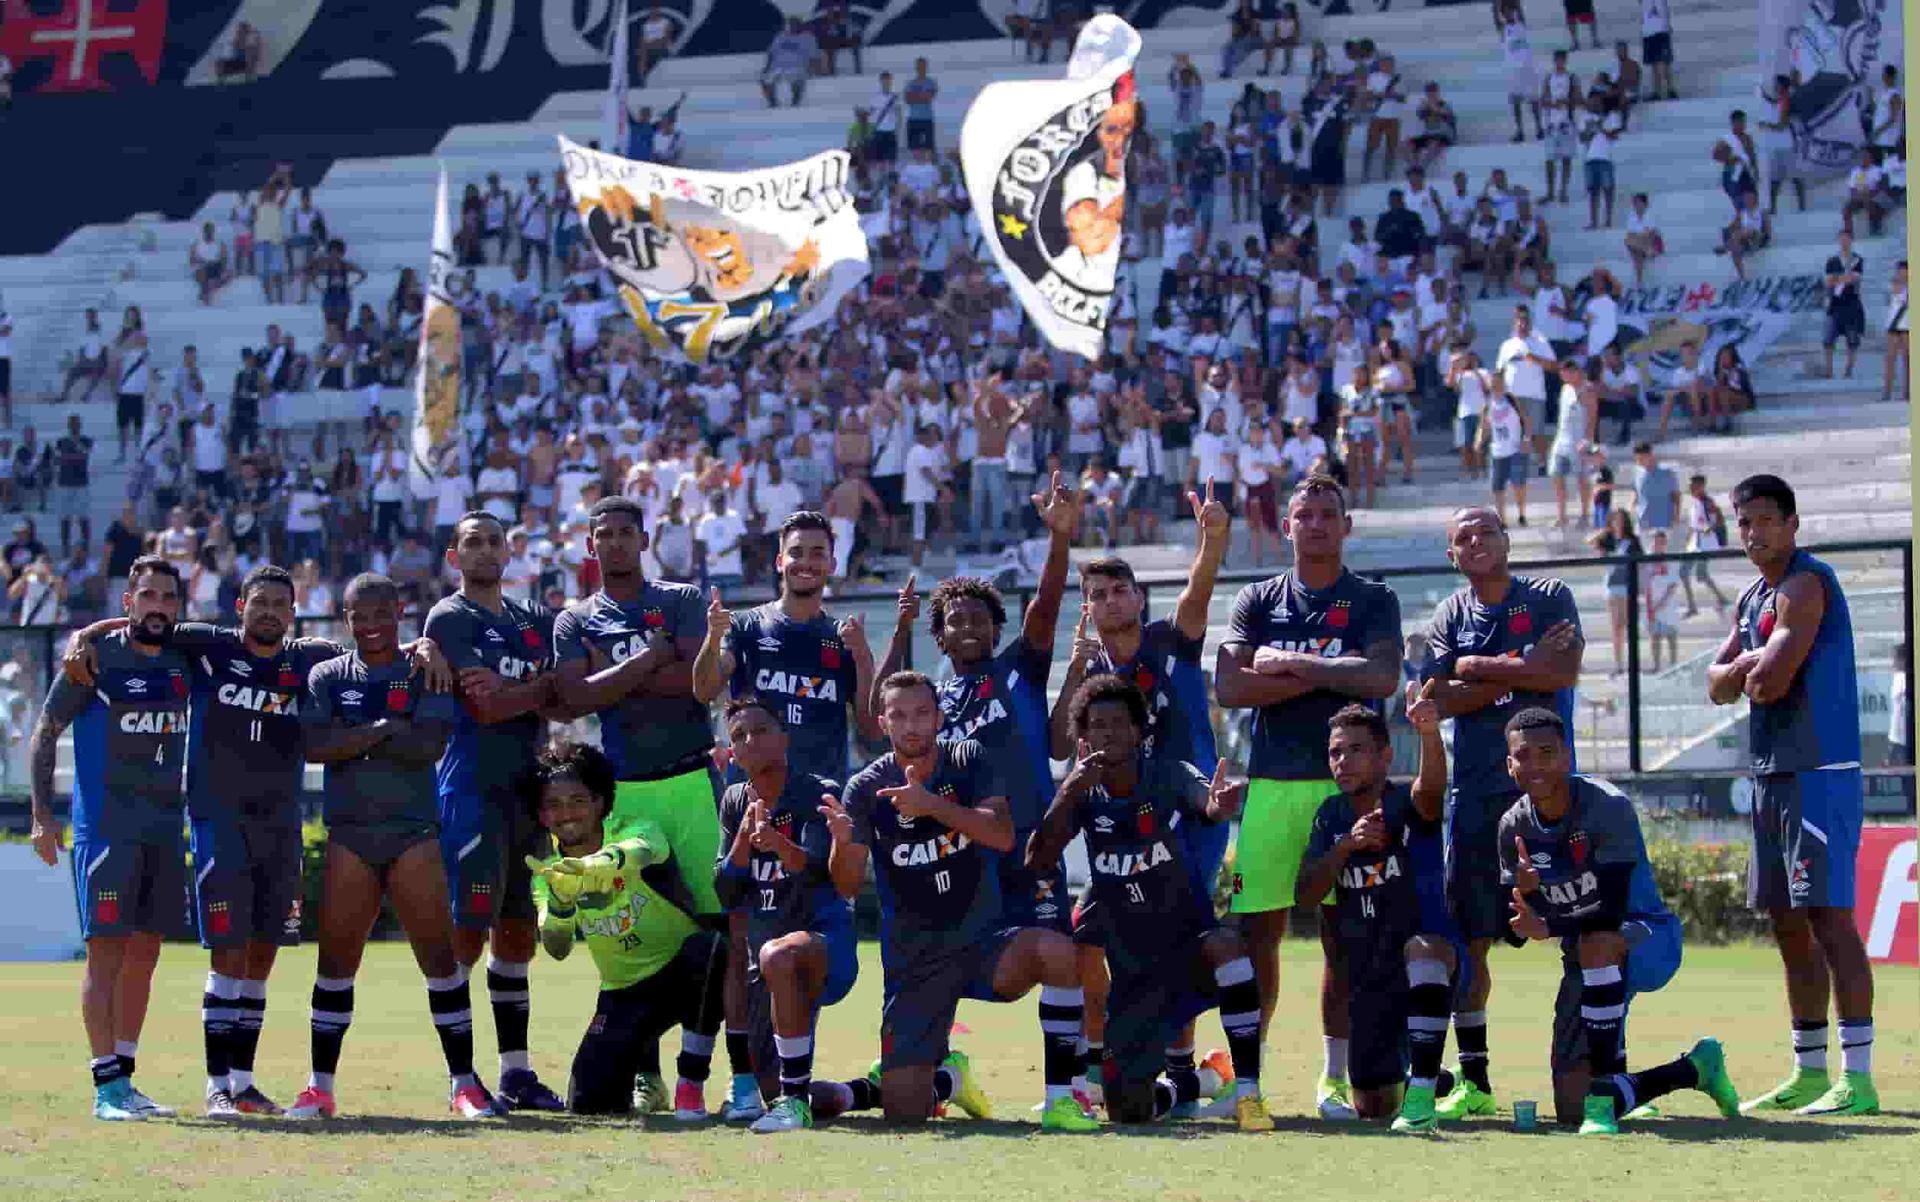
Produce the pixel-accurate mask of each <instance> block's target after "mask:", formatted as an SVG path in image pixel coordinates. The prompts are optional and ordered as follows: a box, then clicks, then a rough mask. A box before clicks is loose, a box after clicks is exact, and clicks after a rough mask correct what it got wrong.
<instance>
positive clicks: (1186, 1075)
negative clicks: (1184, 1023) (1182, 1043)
mask: <svg viewBox="0 0 1920 1202" xmlns="http://www.w3.org/2000/svg"><path fill="white" fill-rule="evenodd" d="M1163 1071H1164V1073H1165V1075H1166V1078H1167V1083H1168V1084H1169V1085H1171V1086H1173V1100H1174V1101H1175V1102H1197V1101H1199V1100H1200V1070H1199V1069H1198V1068H1196V1067H1195V1066H1194V1063H1193V1045H1192V1044H1188V1045H1187V1046H1186V1047H1183V1048H1173V1047H1170V1048H1168V1049H1167V1060H1166V1068H1165V1069H1164V1070H1163Z"/></svg>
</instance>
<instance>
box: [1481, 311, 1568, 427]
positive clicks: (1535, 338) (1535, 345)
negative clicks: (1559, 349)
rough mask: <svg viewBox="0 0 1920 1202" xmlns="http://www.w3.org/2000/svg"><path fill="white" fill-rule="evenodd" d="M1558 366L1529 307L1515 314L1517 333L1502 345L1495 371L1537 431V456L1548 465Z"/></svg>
mask: <svg viewBox="0 0 1920 1202" xmlns="http://www.w3.org/2000/svg"><path fill="white" fill-rule="evenodd" d="M1554 366H1555V360H1554V355H1553V346H1552V345H1551V344H1550V343H1548V341H1547V340H1546V339H1545V338H1543V337H1541V335H1540V331H1538V330H1537V329H1535V328H1534V325H1533V316H1532V314H1531V313H1530V312H1529V311H1528V310H1527V308H1526V307H1525V306H1521V307H1520V308H1519V309H1518V310H1517V311H1516V312H1515V314H1514V318H1513V333H1512V334H1510V335H1509V336H1508V337H1507V339H1506V341H1504V342H1502V343H1501V344H1500V351H1499V354H1497V355H1496V356H1495V357H1494V363H1493V367H1494V370H1495V371H1497V372H1499V373H1500V375H1501V379H1502V380H1503V381H1504V382H1505V384H1506V386H1507V387H1506V391H1507V396H1508V397H1509V398H1511V399H1512V401H1513V403H1514V405H1515V406H1516V407H1519V408H1522V409H1524V410H1525V412H1526V416H1527V429H1528V430H1530V431H1532V432H1533V441H1534V448H1533V449H1534V454H1535V456H1536V457H1538V458H1540V459H1541V461H1542V462H1545V458H1544V457H1545V455H1546V451H1547V436H1546V424H1547V372H1548V371H1550V370H1552V369H1553V367H1554Z"/></svg>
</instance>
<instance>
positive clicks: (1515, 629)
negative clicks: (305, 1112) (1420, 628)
mask: <svg viewBox="0 0 1920 1202" xmlns="http://www.w3.org/2000/svg"><path fill="white" fill-rule="evenodd" d="M1511 550H1512V544H1511V542H1510V540H1509V538H1508V536H1507V527H1506V523H1504V522H1502V521H1501V520H1500V515H1499V514H1497V513H1495V512H1494V511H1493V510H1491V509H1488V508H1487V507H1486V506H1484V505H1478V506H1473V507H1470V508H1467V509H1462V510H1459V511H1457V512H1456V513H1455V514H1454V515H1453V517H1452V518H1451V519H1449V520H1448V523H1447V558H1448V559H1449V560H1450V561H1451V562H1452V564H1453V566H1454V568H1455V569H1456V570H1458V571H1459V572H1460V574H1461V575H1463V576H1465V577H1466V578H1467V583H1466V585H1465V587H1463V588H1461V589H1460V590H1459V591H1458V592H1456V593H1454V594H1453V595H1452V596H1450V597H1448V598H1447V599H1446V600H1444V601H1442V602H1441V603H1440V604H1439V605H1438V606H1437V607H1436V608H1435V609H1434V611H1433V618H1432V620H1431V622H1430V624H1429V626H1428V647H1429V659H1428V664H1427V671H1426V675H1427V677H1428V678H1430V679H1433V680H1435V681H1437V682H1438V683H1437V684H1436V686H1435V689H1434V694H1433V699H1434V701H1435V702H1437V703H1438V704H1439V706H1440V716H1441V717H1442V718H1451V719H1453V736H1452V752H1453V780H1452V783H1451V785H1450V787H1449V789H1448V791H1447V812H1446V818H1445V825H1444V829H1445V834H1446V843H1447V869H1446V871H1447V905H1448V907H1449V908H1450V909H1451V910H1452V911H1453V917H1454V921H1455V922H1456V923H1458V924H1459V928H1460V934H1461V935H1462V936H1464V937H1465V938H1466V940H1467V957H1468V960H1469V964H1468V968H1467V974H1466V975H1467V984H1466V986H1465V989H1464V991H1463V992H1464V997H1462V998H1456V999H1455V1004H1456V1007H1459V1006H1464V1007H1465V1009H1458V1008H1456V1009H1455V1010H1454V1013H1453V1032H1454V1038H1455V1040H1456V1041H1457V1042H1458V1043H1459V1048H1460V1074H1459V1080H1458V1081H1457V1083H1456V1084H1455V1085H1454V1088H1453V1092H1452V1093H1450V1094H1448V1095H1447V1096H1446V1097H1445V1098H1443V1099H1441V1100H1440V1103H1439V1105H1438V1107H1437V1108H1436V1113H1437V1114H1438V1116H1439V1117H1440V1118H1442V1119H1446V1120H1449V1121H1451V1120H1454V1119H1459V1118H1465V1117H1466V1116H1468V1115H1474V1114H1492V1113H1493V1112H1494V1109H1495V1103H1494V1096H1493V1084H1492V1080H1491V1078H1490V1077H1489V1076H1488V1072H1487V1009H1486V1008H1487V998H1488V997H1490V996H1491V995H1492V993H1493V980H1492V978H1491V976H1489V975H1488V971H1487V950H1488V949H1489V948H1490V947H1492V946H1493V941H1494V940H1496V939H1503V938H1506V937H1507V936H1508V931H1509V928H1508V925H1507V918H1508V914H1507V906H1506V898H1507V890H1506V888H1505V887H1503V886H1502V885H1501V883H1500V875H1499V849H1498V848H1496V847H1495V846H1494V836H1495V834H1496V832H1497V830H1498V828H1499V823H1500V816H1501V815H1502V814H1504V813H1506V812H1507V810H1508V809H1510V808H1511V807H1512V806H1513V803H1514V802H1515V801H1516V800H1517V799H1518V797H1519V794H1518V792H1517V791H1516V790H1515V789H1514V783H1513V778H1512V776H1510V775H1509V774H1508V772H1507V743H1506V735H1505V730H1506V724H1507V721H1508V719H1510V718H1511V717H1512V716H1513V715H1514V714H1516V713H1518V712H1519V711H1521V710H1523V709H1527V708H1529V707H1531V706H1544V707H1547V708H1549V709H1551V710H1553V711H1554V712H1556V713H1558V714H1559V715H1560V716H1561V717H1562V718H1563V719H1565V720H1566V721H1567V722H1569V723H1571V722H1572V720H1573V690H1574V686H1575V685H1576V684H1578V682H1579V680H1580V658H1581V655H1582V654H1583V653H1584V652H1585V650H1586V641H1585V639H1584V638H1583V636H1582V635H1581V633H1580V611H1579V610H1578V609H1577V608H1575V606H1574V601H1573V592H1572V590H1570V589H1568V588H1567V586H1566V584H1564V583H1563V582H1561V581H1559V580H1556V579H1554V578H1552V577H1547V576H1516V575H1514V573H1513V571H1512V569H1511V568H1509V567H1508V566H1507V557H1508V554H1509V552H1510V551H1511Z"/></svg>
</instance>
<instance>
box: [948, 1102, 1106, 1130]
mask: <svg viewBox="0 0 1920 1202" xmlns="http://www.w3.org/2000/svg"><path fill="white" fill-rule="evenodd" d="M958 1096H959V1095H957V1094H956V1095H955V1097H956V1098H958ZM962 1109H965V1107H964V1106H963V1107H962ZM969 1113H971V1112H969ZM976 1117H981V1116H976ZM1040 1129H1041V1130H1042V1131H1098V1130H1100V1120H1099V1119H1097V1118H1094V1117H1093V1116H1092V1115H1090V1114H1088V1113H1087V1112H1086V1111H1085V1110H1084V1109H1082V1108H1081V1106H1080V1103H1079V1102H1077V1101H1075V1100H1074V1098H1073V1096H1072V1095H1071V1094H1069V1095H1067V1096H1066V1097H1060V1098H1055V1099H1053V1101H1051V1102H1048V1103H1047V1106H1046V1109H1045V1110H1042V1111H1041V1112H1040Z"/></svg>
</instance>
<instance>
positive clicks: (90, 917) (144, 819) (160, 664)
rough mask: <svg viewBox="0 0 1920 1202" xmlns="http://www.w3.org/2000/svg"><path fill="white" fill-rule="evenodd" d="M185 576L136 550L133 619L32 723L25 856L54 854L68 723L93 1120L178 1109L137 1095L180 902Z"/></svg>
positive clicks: (61, 681) (130, 579)
mask: <svg viewBox="0 0 1920 1202" xmlns="http://www.w3.org/2000/svg"><path fill="white" fill-rule="evenodd" d="M182 592H183V590H182V588H181V585H180V571H179V569H178V568H176V567H174V566H173V564H171V563H169V562H168V561H166V560H165V559H162V558H160V557H159V556H154V555H143V556H141V557H140V558H138V559H136V560H134V561H133V565H132V566H131V567H130V568H129V569H128V572H127V590H126V592H125V593H123V594H122V595H121V598H120V604H121V606H122V607H123V608H124V609H125V611H126V615H127V617H128V619H129V625H128V627H127V629H126V630H124V631H116V632H114V633H112V634H108V635H106V636H104V637H102V638H101V639H100V643H99V652H98V655H99V668H98V671H97V672H96V674H95V680H94V683H93V686H92V687H90V688H89V687H86V686H82V685H78V684H75V683H74V682H73V681H72V680H70V679H69V678H67V677H66V676H64V675H62V676H59V677H57V678H55V680H54V682H53V687H52V688H51V689H49V690H48V692H47V701H46V705H45V706H44V707H43V708H42V709H41V711H40V720H39V721H38V722H37V723H36V724H35V725H34V729H33V738H32V741H31V743H30V745H29V750H28V755H29V757H30V760H31V763H32V774H31V778H30V779H31V788H32V813H33V849H34V851H35V853H36V854H38V855H39V857H40V859H41V860H42V861H44V862H45V863H46V864H47V865H48V866H49V867H51V866H53V865H54V864H57V863H58V862H59V858H60V821H59V819H58V818H56V817H55V816H54V814H53V811H52V809H51V808H50V804H51V802H52V799H53V769H54V761H55V757H56V754H57V750H58V747H59V743H60V734H61V732H62V731H64V730H66V729H67V728H68V727H72V728H73V800H72V810H71V814H72V821H73V848H72V850H71V852H70V853H69V855H70V858H71V860H72V864H73V887H74V894H75V898H76V900H77V902H78V905H79V910H80V937H81V938H82V939H83V940H85V942H86V948H87V967H86V972H85V975H84V976H83V977H82V978H81V984H80V1018H81V1022H82V1023H83V1024H84V1025H85V1027H86V1032H87V1043H88V1046H89V1049H90V1051H91V1053H92V1060H91V1063H90V1066H89V1067H90V1071H91V1074H92V1078H93V1117H95V1118H97V1119H104V1120H108V1121H114V1122H120V1121H127V1120H135V1121H138V1120H142V1119H148V1118H171V1117H172V1116H173V1114H174V1111H173V1110H172V1108H170V1107H166V1106H161V1105H160V1104H158V1103H156V1102H155V1101H153V1099H151V1098H149V1097H147V1096H146V1095H145V1094H143V1093H141V1092H140V1091H139V1090H138V1089H136V1088H134V1084H133V1070H134V1063H135V1058H136V1057H137V1055H138V1053H139V1045H140V1030H141V1027H142V1026H143V1025H144V1024H145V1022H146V1017H147V1000H148V997H149V995H150V993H151V991H152V988H153V969H154V966H155V965H156V964H157V963H158V962H159V959H160V940H161V936H162V933H163V932H164V931H165V930H166V929H167V927H168V925H170V922H171V920H172V919H174V918H176V917H177V916H178V915H179V913H180V902H181V899H182V897H184V896H185V894H186V881H185V879H184V876H185V871H184V868H183V864H182V860H183V855H182V848H181V846H180V827H181V810H182V802H183V798H182V791H181V785H180V781H181V778H180V773H181V768H182V766H183V764H184V762H185V759H186V741H187V714H188V702H187V692H188V674H189V671H190V669H189V668H188V666H187V661H186V658H185V657H184V656H182V655H181V654H180V653H179V652H178V651H177V650H174V649H173V648H171V647H169V646H168V641H169V640H170V638H171V637H172V634H173V627H174V622H175V620H176V619H177V618H178V617H179V614H180V599H181V595H182Z"/></svg>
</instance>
